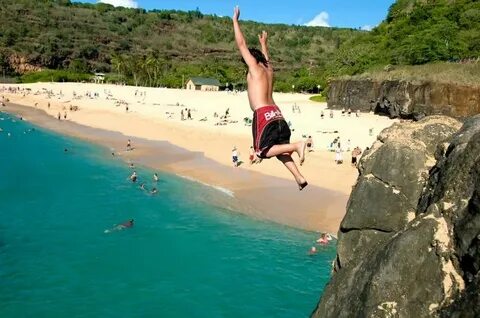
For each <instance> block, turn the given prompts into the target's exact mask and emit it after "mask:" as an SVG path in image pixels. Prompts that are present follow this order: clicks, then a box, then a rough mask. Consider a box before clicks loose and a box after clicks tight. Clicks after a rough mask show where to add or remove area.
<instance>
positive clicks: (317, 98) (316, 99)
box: [310, 95, 327, 103]
mask: <svg viewBox="0 0 480 318" xmlns="http://www.w3.org/2000/svg"><path fill="white" fill-rule="evenodd" d="M310 100H311V101H313V102H319V103H326V102H327V96H323V95H315V96H312V97H310Z"/></svg>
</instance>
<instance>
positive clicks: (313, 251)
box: [308, 246, 317, 255]
mask: <svg viewBox="0 0 480 318" xmlns="http://www.w3.org/2000/svg"><path fill="white" fill-rule="evenodd" d="M314 254H317V248H316V247H315V246H312V248H311V249H310V251H308V255H314Z"/></svg>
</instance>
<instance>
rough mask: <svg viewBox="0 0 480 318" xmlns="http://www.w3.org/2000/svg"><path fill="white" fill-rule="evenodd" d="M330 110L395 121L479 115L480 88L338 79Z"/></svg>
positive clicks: (329, 96) (331, 97)
mask: <svg viewBox="0 0 480 318" xmlns="http://www.w3.org/2000/svg"><path fill="white" fill-rule="evenodd" d="M328 107H329V108H332V109H341V108H351V109H352V110H354V111H355V110H357V109H360V110H361V111H371V110H372V111H375V112H376V113H384V114H386V115H388V116H390V117H392V118H395V117H402V118H412V117H415V116H417V115H419V114H423V115H447V116H452V117H455V118H464V117H468V116H473V115H476V114H478V113H480V85H478V86H466V85H455V84H449V83H433V82H406V81H383V82H376V81H373V80H368V79H366V80H338V81H333V82H332V83H331V84H330V91H329V95H328Z"/></svg>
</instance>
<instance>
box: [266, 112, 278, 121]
mask: <svg viewBox="0 0 480 318" xmlns="http://www.w3.org/2000/svg"><path fill="white" fill-rule="evenodd" d="M264 116H265V120H267V121H269V120H270V119H273V118H275V117H282V113H281V112H280V110H271V111H269V112H266V113H265V114H264Z"/></svg>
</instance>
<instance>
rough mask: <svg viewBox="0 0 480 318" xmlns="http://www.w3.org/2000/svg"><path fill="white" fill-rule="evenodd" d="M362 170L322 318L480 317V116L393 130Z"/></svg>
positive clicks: (319, 312)
mask: <svg viewBox="0 0 480 318" xmlns="http://www.w3.org/2000/svg"><path fill="white" fill-rule="evenodd" d="M459 129H460V130H459ZM359 171H360V176H359V178H358V181H357V184H356V186H355V187H354V189H353V191H352V194H351V196H350V200H349V202H348V206H347V213H346V215H345V218H344V220H343V221H342V224H341V227H340V231H339V240H338V250H337V259H336V262H335V268H334V274H333V277H332V279H331V281H330V283H329V284H328V285H327V287H326V288H325V291H324V294H323V296H322V299H321V300H320V302H319V304H318V306H317V308H316V310H315V311H314V312H313V314H312V316H313V317H327V318H328V317H480V292H479V290H480V289H479V288H480V115H478V116H475V117H472V118H470V119H468V120H467V121H466V122H465V123H464V125H463V127H461V128H460V123H459V122H457V121H456V120H453V119H451V118H448V117H441V116H432V117H427V118H425V119H423V120H421V121H419V122H417V123H408V124H396V125H394V126H392V127H390V128H387V129H385V130H384V131H383V132H382V133H381V134H380V135H379V137H378V141H377V142H375V144H374V145H373V147H372V149H371V150H369V151H368V152H366V153H365V154H364V156H363V157H362V159H361V161H360V166H359Z"/></svg>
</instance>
